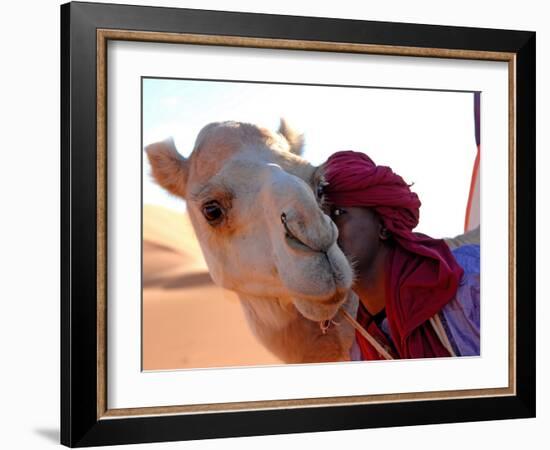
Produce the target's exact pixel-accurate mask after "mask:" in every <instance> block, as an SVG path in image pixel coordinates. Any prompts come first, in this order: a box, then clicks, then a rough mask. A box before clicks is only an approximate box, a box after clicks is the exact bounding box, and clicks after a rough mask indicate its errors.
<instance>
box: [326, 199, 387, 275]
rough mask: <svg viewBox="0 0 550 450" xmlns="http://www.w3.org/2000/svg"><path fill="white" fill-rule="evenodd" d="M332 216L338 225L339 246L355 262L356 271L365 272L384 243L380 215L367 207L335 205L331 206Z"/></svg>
mask: <svg viewBox="0 0 550 450" xmlns="http://www.w3.org/2000/svg"><path fill="white" fill-rule="evenodd" d="M330 217H331V219H332V220H333V221H334V223H335V224H336V226H337V227H338V246H339V247H340V248H341V249H342V251H343V252H344V254H345V255H346V256H347V257H348V259H349V260H350V261H352V262H353V263H354V266H355V270H356V272H358V274H361V273H365V271H368V269H369V268H370V267H372V265H373V263H374V259H375V257H376V255H377V253H378V252H379V251H380V248H381V246H382V245H383V237H382V236H383V232H382V224H381V222H380V219H379V218H378V215H377V214H376V213H375V212H374V211H373V210H372V209H370V208H366V207H361V206H338V205H335V206H332V207H331V208H330Z"/></svg>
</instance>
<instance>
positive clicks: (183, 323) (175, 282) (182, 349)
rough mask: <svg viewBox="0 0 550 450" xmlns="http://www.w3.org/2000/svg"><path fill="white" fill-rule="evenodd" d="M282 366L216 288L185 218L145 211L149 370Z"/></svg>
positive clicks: (232, 298) (235, 304)
mask: <svg viewBox="0 0 550 450" xmlns="http://www.w3.org/2000/svg"><path fill="white" fill-rule="evenodd" d="M265 364H281V361H280V360H279V359H278V358H277V357H275V356H274V355H273V354H271V353H270V352H269V351H268V350H266V349H265V348H264V347H263V346H262V345H261V344H260V343H259V342H258V341H257V340H256V338H255V337H254V336H253V335H252V333H251V331H250V330H249V328H248V325H247V324H246V321H245V318H244V314H243V312H242V309H241V305H240V303H239V300H238V298H237V296H236V295H235V294H234V293H232V292H229V291H227V290H225V289H222V288H219V287H217V286H215V285H214V283H213V282H212V280H211V278H210V276H209V274H208V269H207V267H206V263H205V262H204V259H203V256H202V253H201V250H200V247H199V244H198V242H197V239H196V237H195V233H194V231H193V228H192V226H191V223H190V221H189V217H188V216H187V214H185V213H177V212H174V211H172V210H169V209H167V208H163V207H160V206H152V205H145V206H144V208H143V369H144V370H170V369H183V368H201V367H228V366H243V365H247V366H250V365H265Z"/></svg>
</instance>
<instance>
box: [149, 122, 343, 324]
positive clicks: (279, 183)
mask: <svg viewBox="0 0 550 450" xmlns="http://www.w3.org/2000/svg"><path fill="white" fill-rule="evenodd" d="M302 145H303V140H302V137H301V136H300V135H299V134H297V133H296V132H294V131H293V130H292V129H291V128H290V127H289V126H288V124H286V122H285V121H283V120H282V121H281V127H280V128H279V131H278V132H272V131H270V130H267V129H264V128H260V127H258V126H255V125H252V124H248V123H240V122H219V123H211V124H209V125H207V126H205V127H204V128H203V129H202V130H201V131H200V133H199V135H198V136H197V139H196V141H195V146H194V148H193V151H192V152H191V154H190V156H189V157H188V158H184V157H183V156H181V155H180V154H179V153H178V151H177V150H176V148H175V145H174V142H173V141H172V140H171V139H168V140H165V141H162V142H157V143H154V144H151V145H149V146H147V148H146V152H147V156H148V158H149V162H150V164H151V167H152V175H153V178H154V179H155V181H156V182H157V183H158V184H159V185H160V186H162V187H163V188H164V189H166V190H167V191H169V192H170V193H172V194H174V195H176V196H180V197H182V198H184V199H185V200H186V202H187V209H188V213H189V217H190V220H191V223H192V225H193V227H194V229H195V232H196V235H197V238H198V240H199V243H200V246H201V249H202V251H203V254H204V257H205V260H206V263H207V265H208V268H209V271H210V274H211V276H212V279H213V280H214V282H215V283H216V284H218V285H220V286H223V287H225V288H227V289H230V290H233V291H235V292H236V293H237V294H239V295H242V296H246V298H248V299H250V298H252V299H253V298H255V297H258V298H262V299H266V298H273V299H277V300H278V301H279V302H281V303H282V304H286V305H289V306H291V305H292V304H293V305H294V306H295V307H296V309H297V310H298V311H299V312H300V313H301V314H302V315H303V316H305V317H306V318H308V319H310V320H315V321H321V320H327V319H330V318H332V317H333V316H334V315H335V314H336V312H337V310H338V309H339V307H340V306H341V305H342V304H343V303H344V301H345V299H346V295H347V293H348V291H349V289H350V288H351V284H352V270H351V267H350V265H349V263H348V261H347V260H346V258H345V256H344V254H343V253H342V252H341V250H340V249H339V248H338V246H337V244H336V239H337V237H338V230H337V228H336V226H335V225H334V223H333V222H332V221H331V220H330V218H329V217H328V216H327V215H325V214H324V213H323V212H322V210H321V209H320V207H319V205H318V201H317V198H316V196H315V194H314V192H315V190H314V189H313V184H314V181H315V180H314V178H315V173H316V168H315V167H314V166H312V165H311V164H309V163H308V162H307V161H305V160H304V159H303V158H301V157H300V156H299V153H300V151H301V148H302Z"/></svg>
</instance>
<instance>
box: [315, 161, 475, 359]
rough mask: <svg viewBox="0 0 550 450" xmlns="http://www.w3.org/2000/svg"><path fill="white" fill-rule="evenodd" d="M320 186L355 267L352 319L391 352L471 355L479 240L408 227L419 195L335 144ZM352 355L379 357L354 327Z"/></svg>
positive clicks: (416, 214)
mask: <svg viewBox="0 0 550 450" xmlns="http://www.w3.org/2000/svg"><path fill="white" fill-rule="evenodd" d="M324 169H325V172H324V174H325V180H326V182H327V183H328V184H327V185H326V186H324V188H323V194H324V198H325V200H326V202H327V204H326V206H327V208H328V212H329V213H330V216H331V217H332V219H333V221H334V222H335V224H336V226H337V227H338V231H339V237H338V244H339V245H340V247H341V248H342V250H343V252H344V254H345V255H346V256H347V257H348V259H349V260H350V262H351V264H352V267H353V268H354V270H355V275H356V281H355V282H354V285H353V290H354V292H355V293H356V294H357V295H358V297H359V298H360V307H359V311H358V315H357V321H358V322H359V323H360V324H361V325H362V326H363V328H365V329H366V330H367V331H368V332H369V333H370V334H371V335H372V336H373V337H374V338H375V339H376V340H377V341H378V343H379V344H381V345H382V347H383V348H384V349H385V350H386V351H387V352H388V353H389V354H390V355H391V356H392V357H393V358H430V357H445V356H452V355H458V356H466V355H479V246H478V245H466V246H462V247H459V248H458V249H456V250H454V251H451V250H450V249H449V247H448V246H447V244H446V243H445V241H443V240H442V239H433V238H431V237H429V236H426V235H424V234H420V233H415V232H413V231H412V230H413V229H414V228H415V227H416V225H417V224H418V219H419V208H420V200H419V199H418V196H417V195H416V194H415V193H414V192H412V191H411V190H410V187H409V185H407V184H406V183H405V182H404V181H403V179H402V178H401V177H400V176H399V175H397V174H395V173H394V172H393V171H392V170H391V169H390V168H389V167H385V166H377V165H376V164H375V163H374V162H373V161H372V160H371V159H370V158H369V157H368V156H367V155H365V154H363V153H359V152H353V151H343V152H338V153H335V154H334V155H332V156H331V157H330V158H329V159H328V160H327V162H326V163H325V168H324ZM356 341H357V343H358V346H359V349H360V353H359V352H358V351H357V350H358V349H355V358H354V359H381V358H382V355H381V354H380V352H379V351H378V350H377V349H376V348H375V347H373V345H371V344H370V343H369V342H368V341H367V340H366V339H365V338H364V337H363V336H362V335H361V334H360V333H356Z"/></svg>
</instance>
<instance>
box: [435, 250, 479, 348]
mask: <svg viewBox="0 0 550 450" xmlns="http://www.w3.org/2000/svg"><path fill="white" fill-rule="evenodd" d="M452 252H453V254H454V256H455V258H456V260H457V262H458V263H459V264H460V265H461V266H462V268H463V269H464V276H463V277H462V279H461V280H460V285H459V286H458V290H457V292H456V296H455V298H454V299H453V300H451V301H450V302H449V303H448V304H447V305H445V307H444V308H443V309H442V310H441V314H440V315H439V316H440V318H441V322H443V326H444V327H445V331H446V332H447V336H448V337H449V340H450V341H451V345H452V346H453V350H454V351H455V353H456V354H457V356H479V354H480V353H479V350H480V345H479V328H480V305H479V295H480V276H479V272H480V270H479V261H480V249H479V245H471V244H469V245H463V246H461V247H458V248H456V249H454V250H453V251H452Z"/></svg>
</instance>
